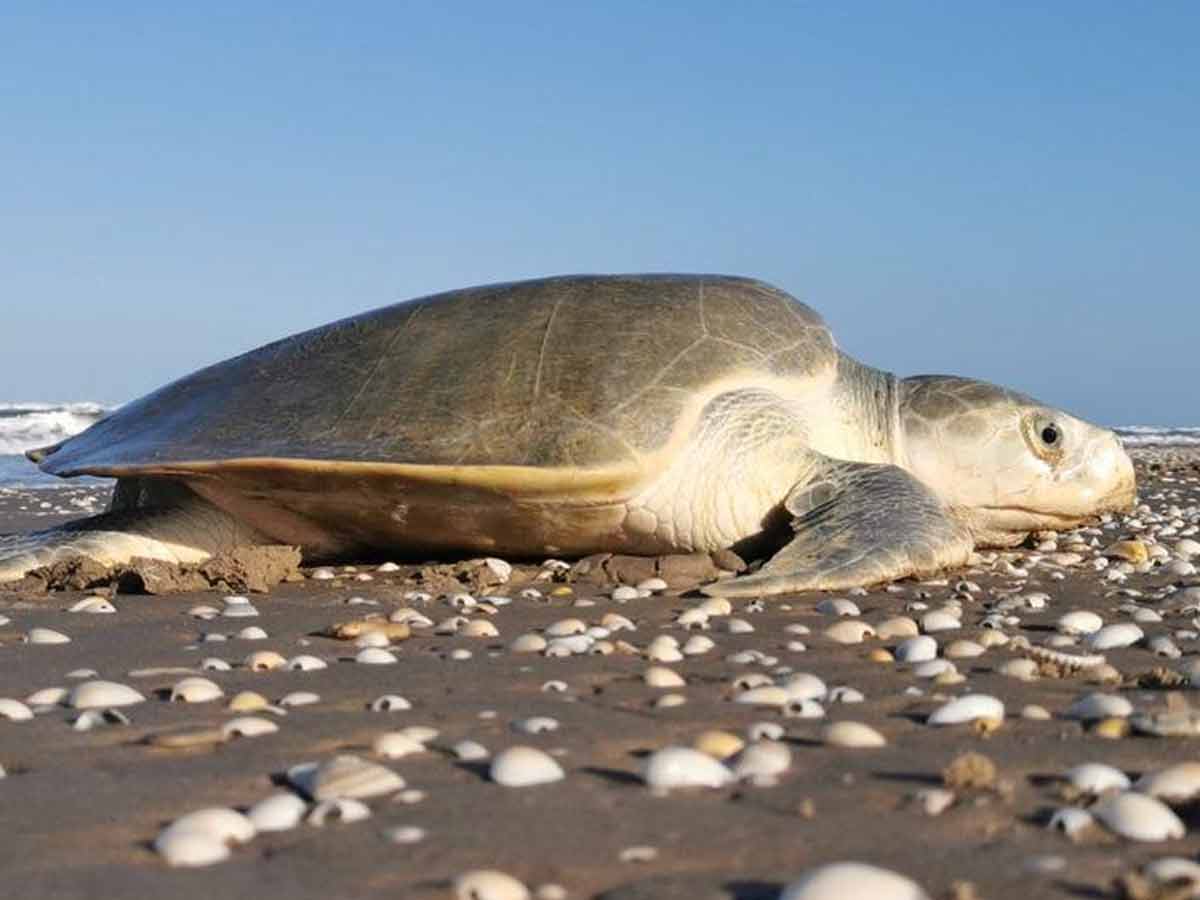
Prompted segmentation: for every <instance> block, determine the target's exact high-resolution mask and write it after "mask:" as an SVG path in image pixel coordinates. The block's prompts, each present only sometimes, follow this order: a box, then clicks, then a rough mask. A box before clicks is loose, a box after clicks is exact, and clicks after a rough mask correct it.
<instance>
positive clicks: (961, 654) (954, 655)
mask: <svg viewBox="0 0 1200 900" xmlns="http://www.w3.org/2000/svg"><path fill="white" fill-rule="evenodd" d="M942 652H943V654H944V655H945V657H946V658H947V659H975V658H976V657H979V656H983V654H984V653H986V652H987V649H986V648H985V647H984V646H983V645H982V644H977V643H975V642H974V641H951V642H950V644H949V645H948V646H947V647H946V649H945V650H943V651H942Z"/></svg>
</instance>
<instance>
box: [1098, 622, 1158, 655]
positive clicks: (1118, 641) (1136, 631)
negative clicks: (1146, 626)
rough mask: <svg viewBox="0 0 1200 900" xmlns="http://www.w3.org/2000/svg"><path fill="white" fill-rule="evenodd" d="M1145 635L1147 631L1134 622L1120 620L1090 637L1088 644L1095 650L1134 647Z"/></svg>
mask: <svg viewBox="0 0 1200 900" xmlns="http://www.w3.org/2000/svg"><path fill="white" fill-rule="evenodd" d="M1145 636H1146V634H1145V632H1144V631H1142V629H1141V628H1139V627H1138V626H1137V625H1134V624H1133V623H1132V622H1120V623H1118V624H1116V625H1105V626H1104V627H1103V628H1101V629H1100V630H1099V631H1097V632H1096V633H1095V634H1093V635H1092V636H1091V637H1090V638H1088V646H1089V647H1091V648H1092V649H1093V650H1115V649H1118V648H1120V647H1132V646H1133V645H1134V644H1136V643H1137V642H1138V641H1140V640H1141V639H1142V638H1144V637H1145Z"/></svg>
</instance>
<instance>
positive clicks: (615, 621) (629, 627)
mask: <svg viewBox="0 0 1200 900" xmlns="http://www.w3.org/2000/svg"><path fill="white" fill-rule="evenodd" d="M600 624H601V625H603V626H604V627H605V628H607V629H608V630H609V631H610V632H612V631H637V626H636V625H634V624H633V621H632V620H631V619H629V618H628V617H626V616H623V615H621V614H620V613H614V612H610V613H605V614H604V616H603V617H602V618H601V619H600Z"/></svg>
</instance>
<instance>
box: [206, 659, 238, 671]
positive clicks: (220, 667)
mask: <svg viewBox="0 0 1200 900" xmlns="http://www.w3.org/2000/svg"><path fill="white" fill-rule="evenodd" d="M200 668H201V669H203V670H204V671H205V672H229V671H231V670H232V669H233V666H231V665H230V664H229V663H227V662H225V660H223V659H218V658H217V657H215V656H210V657H208V658H207V659H205V660H204V662H202V663H200Z"/></svg>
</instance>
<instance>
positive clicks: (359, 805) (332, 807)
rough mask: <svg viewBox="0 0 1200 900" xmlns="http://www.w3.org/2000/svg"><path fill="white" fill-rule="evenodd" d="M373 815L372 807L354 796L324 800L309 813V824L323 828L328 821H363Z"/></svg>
mask: <svg viewBox="0 0 1200 900" xmlns="http://www.w3.org/2000/svg"><path fill="white" fill-rule="evenodd" d="M370 817H371V808H370V807H369V806H367V804H365V803H363V802H362V801H361V800H355V799H354V798H353V797H335V798H333V799H332V800H322V801H321V802H320V803H318V804H317V805H316V806H314V807H313V808H312V811H311V812H310V813H309V814H308V820H307V821H308V824H309V825H313V826H315V827H317V828H321V827H323V826H324V825H325V823H326V822H342V823H350V822H361V821H362V820H363V819H369V818H370Z"/></svg>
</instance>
